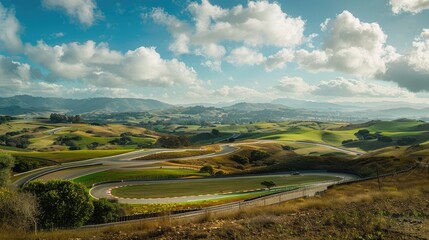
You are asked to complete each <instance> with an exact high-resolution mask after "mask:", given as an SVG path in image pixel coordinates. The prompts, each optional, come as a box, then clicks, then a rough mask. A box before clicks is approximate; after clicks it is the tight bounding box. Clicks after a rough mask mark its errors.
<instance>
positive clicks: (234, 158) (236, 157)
mask: <svg viewBox="0 0 429 240" xmlns="http://www.w3.org/2000/svg"><path fill="white" fill-rule="evenodd" d="M231 160H232V161H234V162H237V163H240V164H243V165H245V164H248V163H249V159H248V158H247V157H243V156H240V155H233V156H232V157H231Z"/></svg>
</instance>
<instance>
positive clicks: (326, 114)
mask: <svg viewBox="0 0 429 240" xmlns="http://www.w3.org/2000/svg"><path fill="white" fill-rule="evenodd" d="M51 112H61V113H67V114H86V115H88V114H113V113H138V112H150V113H151V114H154V115H157V114H158V115H160V114H161V115H162V114H163V115H170V116H172V115H175V114H178V115H181V117H183V116H184V115H193V116H194V117H193V118H197V119H201V120H204V121H210V119H213V121H221V120H222V119H225V118H231V121H233V120H232V119H242V121H245V119H248V120H249V121H265V120H266V121H270V120H273V121H277V120H282V119H315V120H322V121H330V120H333V121H335V120H340V121H341V120H344V121H359V119H361V120H368V119H397V118H415V119H424V120H425V119H429V104H421V103H420V104H408V105H407V103H402V102H397V103H391V102H378V103H356V104H354V105H352V104H351V103H329V102H313V101H306V100H296V99H289V98H279V99H276V100H273V101H272V102H271V103H248V102H239V103H230V104H226V103H219V104H218V105H217V104H195V105H185V106H183V105H182V106H180V105H171V104H167V103H163V102H160V101H157V100H153V99H136V98H89V99H65V98H44V97H33V96H28V95H19V96H14V97H7V98H0V115H24V114H35V115H46V114H48V113H51ZM196 116H199V118H198V117H196Z"/></svg>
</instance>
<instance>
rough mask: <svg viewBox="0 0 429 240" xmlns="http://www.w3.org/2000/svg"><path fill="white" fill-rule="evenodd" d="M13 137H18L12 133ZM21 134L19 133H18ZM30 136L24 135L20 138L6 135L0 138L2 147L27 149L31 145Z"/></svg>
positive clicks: (9, 134)
mask: <svg viewBox="0 0 429 240" xmlns="http://www.w3.org/2000/svg"><path fill="white" fill-rule="evenodd" d="M12 133H13V134H12V135H13V136H14V135H16V134H15V133H16V132H12ZM18 134H19V132H18ZM30 138H31V136H30V135H27V134H25V135H22V136H19V137H11V133H6V134H5V135H1V136H0V145H4V146H9V147H16V148H24V149H25V148H27V147H28V145H30V144H31V142H30V140H29V139H30Z"/></svg>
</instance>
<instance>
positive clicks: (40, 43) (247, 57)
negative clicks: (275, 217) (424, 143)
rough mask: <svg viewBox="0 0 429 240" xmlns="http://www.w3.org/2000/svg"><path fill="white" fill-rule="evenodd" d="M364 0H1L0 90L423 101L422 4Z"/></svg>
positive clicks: (427, 49) (426, 94)
mask: <svg viewBox="0 0 429 240" xmlns="http://www.w3.org/2000/svg"><path fill="white" fill-rule="evenodd" d="M365 1H367V2H368V4H373V5H374V6H373V8H372V9H373V11H372V12H367V11H364V10H363V9H365V8H361V7H359V6H360V5H365V4H363V3H362V1H357V0H356V1H347V3H341V4H340V2H341V1H339V0H327V1H326V2H324V3H320V6H317V5H314V6H304V5H303V4H299V3H297V2H296V1H290V0H285V1H244V0H243V1H242V2H241V3H231V2H229V1H222V0H218V1H215V0H212V1H209V0H201V1H190V2H189V3H186V4H184V3H178V2H177V1H172V2H169V3H167V1H165V2H164V3H160V2H159V1H147V2H140V3H136V2H135V1H117V2H115V4H113V2H109V3H106V2H103V1H95V0H67V1H65V0H61V1H52V0H41V1H32V3H31V4H32V5H34V6H27V5H26V3H27V2H24V1H21V0H20V1H10V0H9V1H8V0H0V94H1V96H11V95H16V94H30V95H38V96H57V97H58V96H60V97H74V98H85V97H96V96H108V97H137V98H155V99H159V100H163V101H167V102H170V103H189V102H222V101H240V100H246V101H269V100H273V99H275V98H279V97H291V98H300V99H312V100H319V99H322V100H324V101H335V100H342V101H348V99H349V100H356V99H358V100H362V101H374V100H376V101H382V100H402V101H413V102H425V101H426V102H427V101H428V100H429V21H422V19H426V20H429V0H385V1H384V0H383V1H376V2H378V3H374V2H373V1H371V0H365ZM329 4H333V5H336V6H337V5H338V9H334V10H335V12H333V10H332V9H333V8H332V6H329ZM30 8H31V9H32V11H28V9H30ZM315 9H317V10H318V13H317V14H316V15H315V14H314V10H315ZM37 17H38V18H37ZM35 18H37V19H39V20H37V21H32V19H35ZM402 23H403V24H402Z"/></svg>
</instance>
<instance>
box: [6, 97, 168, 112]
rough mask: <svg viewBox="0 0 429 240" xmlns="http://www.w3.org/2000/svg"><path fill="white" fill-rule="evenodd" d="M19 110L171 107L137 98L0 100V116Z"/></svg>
mask: <svg viewBox="0 0 429 240" xmlns="http://www.w3.org/2000/svg"><path fill="white" fill-rule="evenodd" d="M11 107H13V108H19V109H20V110H21V111H20V114H25V113H34V112H46V111H51V112H64V113H70V114H81V113H91V112H96V113H101V112H140V111H151V110H161V109H167V108H170V107H172V105H170V104H167V103H163V102H160V101H157V100H153V99H137V98H88V99H66V98H43V97H33V96H28V95H20V96H14V97H8V98H0V109H3V113H2V114H13V113H12V111H9V112H8V111H6V110H7V109H10V108H11Z"/></svg>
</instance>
